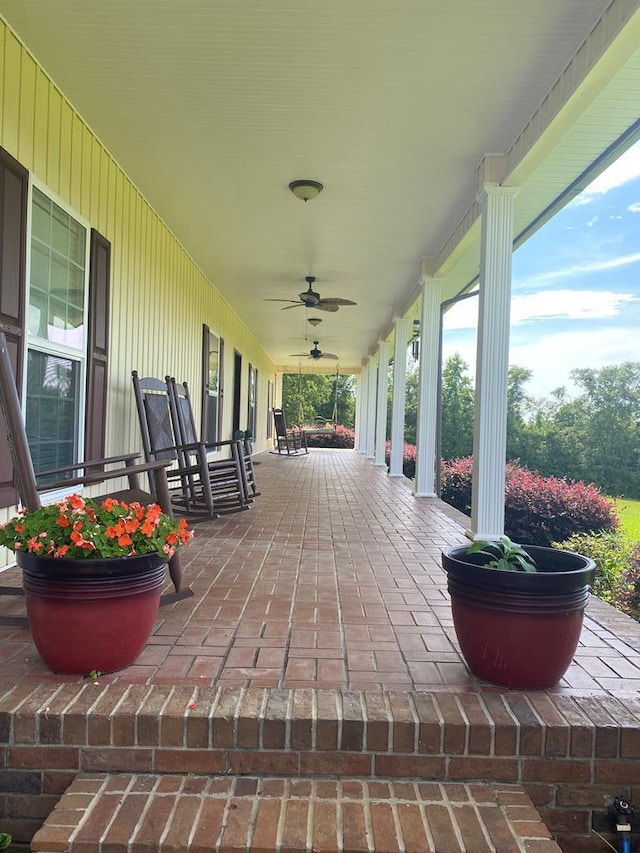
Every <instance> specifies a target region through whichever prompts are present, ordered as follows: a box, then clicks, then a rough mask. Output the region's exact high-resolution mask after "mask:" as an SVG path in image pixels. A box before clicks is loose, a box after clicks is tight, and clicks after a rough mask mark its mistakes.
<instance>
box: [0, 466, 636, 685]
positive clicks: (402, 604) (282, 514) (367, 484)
mask: <svg viewBox="0 0 640 853" xmlns="http://www.w3.org/2000/svg"><path fill="white" fill-rule="evenodd" d="M257 461H258V465H257V468H256V471H257V479H258V486H259V488H260V491H261V495H260V496H259V497H258V498H256V500H255V503H254V505H253V506H252V507H251V509H249V510H247V511H245V512H241V513H235V514H233V515H228V516H225V517H223V518H220V519H218V520H216V521H213V522H207V523H201V524H199V525H197V528H196V536H195V538H194V541H193V543H192V544H191V545H190V546H189V548H188V549H187V551H185V552H184V560H183V563H184V573H185V581H186V583H187V584H189V585H190V586H191V588H192V589H193V590H194V593H195V595H194V597H193V598H191V599H187V600H184V601H181V602H178V603H177V604H175V605H173V606H172V607H171V608H165V609H162V610H161V611H160V615H159V616H158V620H157V623H156V628H155V631H154V634H153V636H152V637H151V640H150V642H149V644H148V646H147V648H146V649H145V651H144V652H143V653H142V655H141V656H140V658H139V659H138V661H137V662H136V664H135V665H133V666H131V667H129V668H128V669H125V670H123V671H122V672H119V673H115V674H113V675H111V676H108V677H104V676H103V678H102V681H103V682H104V681H114V682H120V683H121V684H158V685H178V686H179V685H182V686H213V685H228V686H247V687H248V686H252V687H283V688H295V687H319V688H320V687H323V688H340V689H344V688H347V689H355V690H359V689H360V690H374V691H375V690H385V691H406V690H411V691H423V690H426V691H434V690H435V691H440V692H442V691H455V692H468V691H485V692H486V691H495V689H496V688H492V687H489V686H487V685H481V684H480V683H478V682H477V681H476V680H475V679H474V678H472V677H471V676H470V675H469V674H468V673H467V670H466V668H465V666H464V664H463V663H462V661H461V658H460V656H459V652H458V649H457V644H456V639H455V636H454V633H453V628H452V623H451V618H450V612H449V605H448V600H447V593H446V584H445V577H444V574H443V572H442V570H441V568H440V564H439V555H440V551H441V549H442V548H443V547H446V546H448V545H452V544H455V543H458V542H463V541H464V524H465V518H464V517H463V516H462V515H460V514H458V513H457V512H456V511H455V510H452V509H451V508H449V507H447V506H446V505H444V504H442V503H441V502H439V501H438V500H436V499H424V498H422V499H419V498H415V497H414V496H413V495H412V493H411V484H410V483H409V481H407V480H405V479H404V478H400V479H391V478H389V477H388V476H387V474H386V470H385V469H384V468H376V467H375V466H374V465H373V464H372V463H371V462H370V461H369V460H366V459H364V457H363V456H362V455H361V454H359V453H357V452H351V451H331V450H312V451H310V453H309V454H308V455H299V456H295V457H286V456H277V455H273V454H268V453H265V454H262V455H260V456H259V457H257ZM16 581H19V576H18V573H17V570H15V569H13V570H9V571H8V572H6V573H4V574H2V575H0V584H2V583H7V584H10V583H16ZM22 609H23V602H22V601H21V600H20V599H13V598H9V597H0V613H7V614H10V613H19V612H21V611H22ZM0 639H1V640H2V656H1V659H0V678H1V679H2V683H3V685H5V687H8V686H9V685H12V684H14V683H16V682H18V681H20V680H27V681H31V682H32V681H51V680H53V681H56V682H61V681H65V680H72V681H73V680H78V679H75V678H68V677H61V676H57V675H54V674H52V673H49V672H48V671H47V669H46V668H45V666H44V665H43V664H42V662H41V661H40V660H39V658H38V656H37V653H36V652H35V650H34V648H33V646H32V644H31V642H30V635H29V632H28V630H27V629H26V628H8V627H0ZM639 646H640V626H639V625H638V624H637V623H635V622H633V621H632V620H630V619H628V618H627V617H625V616H622V615H620V614H617V613H616V611H614V610H612V609H611V608H609V607H608V606H607V605H604V604H602V603H600V602H598V601H597V600H593V601H592V602H591V604H590V605H589V610H588V617H587V619H586V622H585V629H584V631H583V635H582V640H581V644H580V647H579V650H578V653H577V655H576V660H575V662H574V664H573V665H572V667H571V668H570V670H569V672H568V673H567V675H566V677H565V679H564V681H563V682H562V683H561V685H559V687H558V688H556V690H555V691H552V692H555V693H564V694H569V695H579V696H585V695H586V696H598V695H604V694H605V693H609V694H614V695H616V696H622V695H630V694H633V695H637V694H638V691H639V689H640V653H639Z"/></svg>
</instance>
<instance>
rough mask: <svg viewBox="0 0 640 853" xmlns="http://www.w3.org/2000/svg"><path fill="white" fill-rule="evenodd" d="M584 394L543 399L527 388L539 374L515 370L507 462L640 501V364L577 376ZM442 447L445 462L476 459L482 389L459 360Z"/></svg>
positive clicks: (410, 439) (408, 428)
mask: <svg viewBox="0 0 640 853" xmlns="http://www.w3.org/2000/svg"><path fill="white" fill-rule="evenodd" d="M570 375H571V379H572V380H573V382H574V383H575V385H576V386H577V387H578V389H579V392H578V394H577V395H576V396H574V397H570V396H569V394H568V393H567V391H566V388H565V387H560V388H557V389H556V390H555V391H553V392H552V393H551V395H550V396H549V397H543V398H535V397H533V396H531V395H530V394H528V393H527V391H526V385H527V382H529V381H530V379H531V377H532V376H533V372H532V371H531V370H528V369H527V368H524V367H518V366H512V367H510V368H509V380H508V387H507V453H506V461H507V462H516V461H517V462H519V463H520V465H522V466H524V467H526V468H529V469H531V470H534V471H539V472H540V473H541V474H543V475H544V476H550V475H555V476H557V477H564V478H567V479H569V480H582V481H584V482H587V483H590V482H593V483H595V485H597V486H598V487H599V488H600V489H602V490H603V491H604V492H606V493H607V494H609V495H612V496H623V495H624V496H626V497H628V498H640V362H636V361H627V362H624V363H622V364H617V365H610V366H607V367H602V368H600V369H594V368H580V369H578V370H573V371H572V372H571V374H570ZM418 382H419V375H418V371H417V369H414V370H411V371H410V372H409V374H408V376H407V395H406V400H407V408H406V421H405V440H406V442H407V443H409V444H415V435H416V421H417V409H418ZM441 401H442V428H441V434H442V446H441V455H442V458H443V459H445V460H451V459H460V458H463V457H465V456H469V455H471V453H472V452H473V417H474V388H473V382H472V379H471V377H470V375H469V369H468V365H467V364H466V363H465V362H464V360H463V359H462V358H461V356H460V355H459V354H457V353H456V354H454V355H452V356H451V357H450V358H449V359H447V361H446V363H445V364H444V366H443V370H442V395H441Z"/></svg>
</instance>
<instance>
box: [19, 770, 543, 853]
mask: <svg viewBox="0 0 640 853" xmlns="http://www.w3.org/2000/svg"><path fill="white" fill-rule="evenodd" d="M32 850H33V851H34V853H55V851H67V853H89V851H93V850H96V851H97V850H101V851H109V853H143V851H144V853H146V851H151V850H158V851H177V850H180V851H191V853H195V851H199V853H204V851H214V850H215V851H239V850H242V851H244V850H252V851H274V850H279V851H291V853H294V851H310V850H313V853H328V851H338V850H349V851H363V853H368V851H370V850H375V851H376V853H396V851H400V850H402V851H406V853H464V851H470V853H491V851H499V853H518V851H521V853H525V851H526V853H560V848H559V847H558V845H557V844H556V843H555V842H554V841H553V840H552V839H551V835H550V833H549V831H548V829H547V828H546V827H545V825H544V824H543V823H542V821H541V819H540V815H539V814H538V812H537V811H536V809H535V808H534V807H533V804H532V803H531V800H530V799H529V797H528V796H527V794H526V793H525V792H524V791H523V790H522V788H520V787H518V786H517V785H493V786H491V785H464V784H448V785H442V784H437V783H434V782H420V781H417V780H416V781H405V782H367V781H365V780H362V779H356V778H354V779H350V778H342V779H337V780H317V779H314V778H304V777H299V778H296V779H281V778H276V777H264V776H262V777H260V776H258V777H255V776H253V777H252V776H243V777H235V776H170V775H167V776H154V775H150V774H121V775H119V776H113V775H109V774H96V775H82V776H79V777H78V778H77V779H76V780H75V781H74V783H73V784H72V785H71V786H70V788H69V789H68V791H67V792H66V793H65V795H64V796H63V797H62V799H61V800H60V802H59V803H58V805H57V806H56V808H55V810H54V812H53V813H52V814H51V816H50V817H49V820H48V821H47V824H46V826H45V827H44V828H43V829H42V830H41V831H40V832H38V833H37V834H36V836H35V838H34V839H33V844H32Z"/></svg>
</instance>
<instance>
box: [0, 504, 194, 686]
mask: <svg viewBox="0 0 640 853" xmlns="http://www.w3.org/2000/svg"><path fill="white" fill-rule="evenodd" d="M192 536H193V532H192V531H190V530H188V529H187V523H186V521H184V520H183V519H182V520H177V519H174V518H171V517H169V516H168V515H165V514H164V513H163V512H162V511H161V509H160V507H159V506H158V504H149V505H147V506H143V505H142V504H139V503H129V504H127V503H124V502H121V501H117V500H115V499H114V498H105V499H104V500H102V501H101V502H97V501H94V500H92V499H91V498H87V499H85V498H83V497H81V496H80V495H77V494H74V495H70V496H69V497H66V498H64V499H63V500H61V501H59V502H58V503H55V504H50V505H47V506H42V507H40V508H39V509H37V510H35V511H34V512H26V511H23V512H21V513H20V514H19V515H18V516H17V517H16V518H13V519H12V520H11V521H9V522H7V524H4V525H2V526H0V545H4V546H5V547H6V548H10V549H11V550H13V551H15V553H16V562H17V564H18V566H19V567H20V568H21V569H22V577H23V586H24V591H25V597H26V607H27V618H28V620H29V627H30V629H31V633H32V635H33V640H34V643H35V645H36V648H37V649H38V652H39V653H40V655H41V657H42V659H43V660H44V661H45V663H46V664H47V665H48V666H49V667H50V668H51V669H52V670H54V672H61V673H69V674H82V675H86V674H87V673H88V672H90V671H100V672H113V671H114V670H118V669H122V668H123V667H125V666H129V665H130V664H131V663H133V661H134V660H135V659H136V658H137V657H138V655H139V654H140V652H141V651H142V649H143V648H144V646H145V645H146V643H147V640H148V639H149V635H150V633H151V631H152V629H153V624H154V621H155V618H156V614H157V612H158V605H159V603H160V590H161V587H162V583H163V579H164V567H165V564H166V563H167V561H168V560H169V559H171V557H172V556H173V554H174V553H175V550H176V548H179V547H182V546H183V545H185V544H186V543H187V542H188V541H189V540H190V539H191V537H192Z"/></svg>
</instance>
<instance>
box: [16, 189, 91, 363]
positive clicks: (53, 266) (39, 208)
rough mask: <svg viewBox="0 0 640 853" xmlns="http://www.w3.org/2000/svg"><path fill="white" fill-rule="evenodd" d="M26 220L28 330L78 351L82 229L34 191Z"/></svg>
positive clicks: (81, 324)
mask: <svg viewBox="0 0 640 853" xmlns="http://www.w3.org/2000/svg"><path fill="white" fill-rule="evenodd" d="M31 219H32V238H31V265H30V269H31V272H30V288H29V306H30V310H29V332H30V334H31V335H33V336H34V337H38V338H41V339H43V340H46V341H51V342H55V343H60V344H63V345H64V346H68V347H72V348H73V349H77V350H79V351H80V352H82V351H83V349H84V346H85V328H84V305H85V279H86V258H85V254H86V233H87V232H86V229H85V228H84V227H83V226H82V225H81V224H80V223H79V222H76V221H75V220H74V219H73V218H72V217H71V216H69V214H68V213H66V212H65V211H64V210H62V208H60V207H58V205H56V204H54V203H53V202H52V201H51V200H50V199H48V198H47V197H46V196H44V195H43V193H41V192H40V191H39V190H37V189H34V191H33V204H32V217H31Z"/></svg>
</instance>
